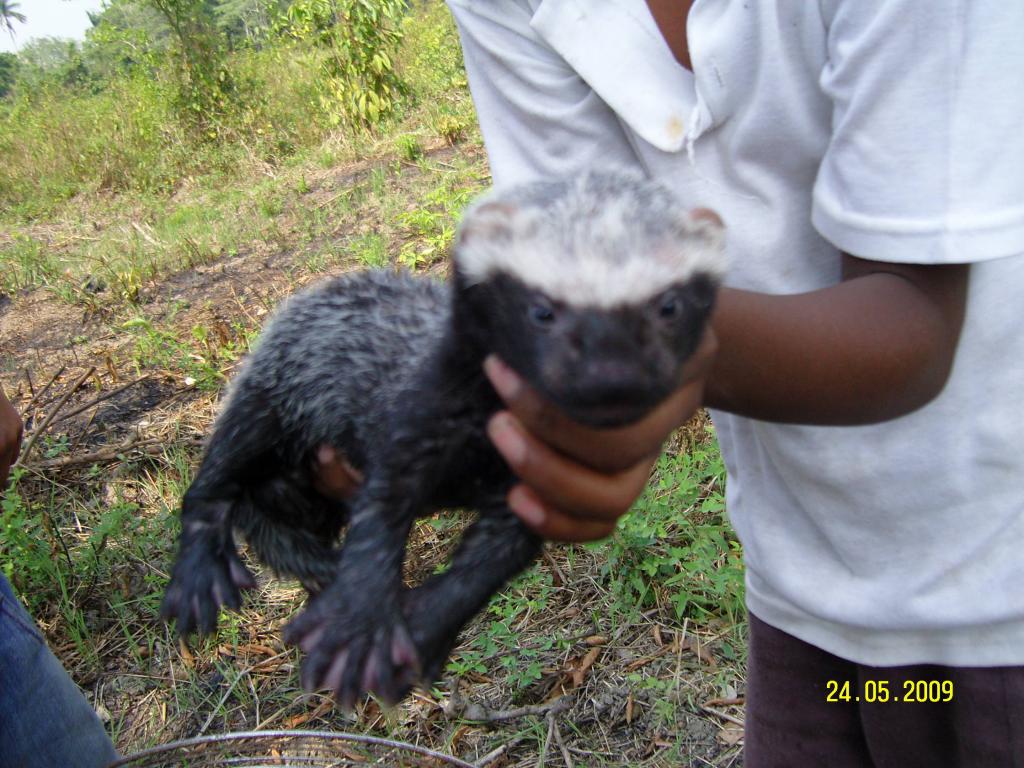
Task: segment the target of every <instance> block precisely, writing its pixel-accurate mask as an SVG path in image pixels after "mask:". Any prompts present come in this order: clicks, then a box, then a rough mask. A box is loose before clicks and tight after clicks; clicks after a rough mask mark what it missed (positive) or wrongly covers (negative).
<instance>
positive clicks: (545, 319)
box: [530, 301, 555, 325]
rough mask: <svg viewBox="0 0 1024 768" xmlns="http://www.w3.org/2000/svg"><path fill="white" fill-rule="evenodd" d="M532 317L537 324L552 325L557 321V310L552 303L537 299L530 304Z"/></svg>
mask: <svg viewBox="0 0 1024 768" xmlns="http://www.w3.org/2000/svg"><path fill="white" fill-rule="evenodd" d="M530 319H531V320H533V322H535V323H537V325H550V324H551V323H553V322H554V321H555V310H554V309H552V308H551V305H550V304H547V303H545V302H542V301H535V302H534V303H533V304H531V305H530Z"/></svg>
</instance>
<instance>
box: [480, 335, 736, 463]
mask: <svg viewBox="0 0 1024 768" xmlns="http://www.w3.org/2000/svg"><path fill="white" fill-rule="evenodd" d="M716 352H717V341H716V340H715V338H714V334H713V333H710V332H708V333H705V335H704V337H703V339H702V341H701V343H700V345H698V347H697V350H696V351H695V352H694V354H693V355H692V356H691V357H690V359H689V360H688V361H687V363H686V365H685V366H684V367H683V369H682V371H681V375H680V386H679V387H678V388H677V389H676V390H675V391H673V392H672V393H671V394H670V395H669V396H668V397H667V398H665V400H663V401H662V402H661V403H659V404H658V405H657V406H655V408H653V409H652V410H651V411H650V412H649V413H648V414H647V415H645V416H644V417H643V418H642V419H640V420H639V421H637V422H634V423H632V424H628V425H626V426H623V427H615V428H612V429H596V428H593V427H587V426H584V425H582V424H579V423H577V422H574V421H572V420H571V419H569V418H568V417H567V416H565V415H564V414H563V413H562V412H561V411H560V410H559V409H558V407H557V406H555V405H554V404H553V403H551V402H549V401H548V400H546V399H545V398H543V397H542V396H541V395H540V394H539V393H538V392H536V391H535V390H534V389H533V388H532V387H530V386H529V385H528V384H526V383H525V382H524V381H523V380H522V379H521V378H520V377H519V376H518V374H516V373H515V372H514V371H513V370H512V369H510V368H509V367H508V366H507V365H505V364H504V363H503V362H502V361H501V360H500V359H499V358H497V357H495V356H494V355H491V356H489V357H488V358H487V359H486V360H485V361H484V370H485V371H486V373H487V376H488V378H489V379H490V380H491V383H492V385H493V386H494V388H495V390H496V391H497V392H498V395H499V396H500V397H501V398H502V399H503V400H504V401H505V403H506V405H507V406H508V408H509V410H510V411H511V412H512V413H514V414H515V415H516V417H517V418H518V419H519V421H520V423H522V424H523V425H525V427H526V429H527V430H528V431H529V432H530V433H532V434H533V435H536V436H537V437H539V438H541V439H542V440H544V441H545V442H546V443H548V444H549V445H551V446H552V447H554V448H556V449H557V450H558V451H560V452H561V453H564V454H566V455H568V456H571V457H573V458H575V459H577V460H578V461H580V462H582V463H584V464H587V465H588V466H590V467H593V468H595V469H598V470H602V471H604V472H622V471H625V470H627V469H629V468H630V467H633V466H635V465H636V464H637V463H639V462H640V461H642V460H644V459H645V458H647V457H649V456H651V455H652V454H656V453H658V451H659V450H660V448H661V445H662V443H663V442H664V441H665V438H666V437H668V435H669V433H671V432H672V430H673V429H675V428H676V427H678V426H679V425H680V424H682V423H683V422H685V421H686V420H687V419H689V418H690V417H691V416H692V415H693V414H694V412H696V410H697V409H698V408H699V407H700V406H701V404H702V402H703V397H704V383H705V380H706V377H707V374H708V372H709V371H710V369H711V363H712V361H713V360H714V356H715V354H716Z"/></svg>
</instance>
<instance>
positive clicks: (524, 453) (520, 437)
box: [484, 328, 718, 541]
mask: <svg viewBox="0 0 1024 768" xmlns="http://www.w3.org/2000/svg"><path fill="white" fill-rule="evenodd" d="M717 349H718V343H717V341H716V339H715V335H714V333H713V332H712V331H711V329H710V328H709V329H708V330H707V332H706V333H705V335H704V338H703V340H702V341H701V344H700V346H699V347H698V349H697V351H696V352H695V353H694V355H693V357H692V358H691V359H690V361H689V362H688V363H687V364H686V366H685V368H684V371H683V376H682V382H681V384H680V387H679V388H678V389H677V390H676V391H675V392H674V393H673V394H672V395H671V396H669V397H668V398H667V399H666V400H665V401H664V402H662V403H661V404H660V405H659V406H658V407H657V408H655V409H654V410H653V411H652V412H651V413H649V414H648V415H647V416H645V417H644V418H643V419H642V420H640V421H639V422H636V423H635V424H631V425H628V426H626V427H619V428H615V429H594V428H591V427H584V426H582V425H580V424H578V423H576V422H573V421H571V420H569V419H568V418H567V417H566V416H565V415H563V414H562V413H561V412H560V411H559V410H558V409H557V408H556V407H555V406H554V405H552V404H550V403H548V402H547V401H545V400H543V399H542V398H541V397H540V396H539V395H538V394H537V393H536V392H535V391H534V390H533V389H532V388H530V387H529V386H528V385H526V384H525V383H524V382H523V381H522V379H520V378H519V376H517V375H516V374H515V373H514V372H513V371H512V370H511V369H509V368H508V367H507V366H506V365H505V364H504V363H502V362H501V361H500V360H498V359H497V358H495V357H494V356H491V357H489V358H488V359H487V360H486V361H485V363H484V369H485V370H486V372H487V376H488V377H489V378H490V380H491V383H492V384H493V385H494V388H495V389H496V390H497V392H498V394H499V395H500V396H501V398H502V399H503V400H504V401H505V403H506V405H508V408H509V410H508V411H501V412H499V413H498V414H496V415H495V416H494V417H492V418H491V420H490V422H489V423H488V425H487V431H488V434H489V435H490V438H491V441H492V442H493V443H494V445H495V446H496V447H497V449H498V451H499V452H500V453H501V455H502V456H504V457H505V460H506V461H507V462H508V463H509V466H510V467H511V468H512V470H513V471H514V472H515V473H516V475H517V476H518V477H519V478H520V479H521V480H522V483H521V484H518V485H516V486H515V487H513V488H512V490H511V491H510V492H509V496H508V502H509V505H510V507H511V508H512V511H513V512H515V513H516V515H518V516H519V518H520V519H521V520H522V521H523V522H524V523H526V524H527V525H528V526H529V527H530V528H531V529H533V530H534V531H535V532H536V533H538V534H539V535H541V536H543V537H544V538H546V539H554V540H558V541H592V540H595V539H601V538H604V537H605V536H608V535H609V534H611V533H612V531H614V530H615V523H616V521H617V520H618V519H619V518H620V517H621V516H622V515H623V514H625V513H626V512H627V511H628V510H629V508H630V506H631V505H632V503H633V502H634V501H635V500H636V499H637V497H638V496H639V495H640V494H641V493H642V492H643V489H644V486H645V485H646V484H647V480H648V478H649V476H650V472H651V468H652V467H653V465H654V462H655V461H656V460H657V458H658V455H659V454H660V452H661V446H662V444H663V443H664V441H665V439H666V438H667V437H668V436H669V434H670V433H671V432H672V430H674V429H675V428H676V427H678V426H680V425H681V424H683V423H684V422H686V421H687V420H688V419H689V418H690V417H691V416H692V415H693V414H694V413H695V412H696V411H697V409H698V408H700V406H701V404H702V403H703V397H704V384H705V381H706V380H707V377H708V374H709V373H710V370H711V366H712V363H713V361H714V359H715V354H716V352H717Z"/></svg>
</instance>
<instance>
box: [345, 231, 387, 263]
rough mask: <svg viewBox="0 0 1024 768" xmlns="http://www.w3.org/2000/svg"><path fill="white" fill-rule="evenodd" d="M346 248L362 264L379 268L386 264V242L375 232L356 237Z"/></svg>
mask: <svg viewBox="0 0 1024 768" xmlns="http://www.w3.org/2000/svg"><path fill="white" fill-rule="evenodd" d="M347 250H348V252H349V253H350V254H352V255H353V256H354V257H355V258H356V260H357V261H358V262H359V263H360V264H362V265H363V266H366V267H371V268H375V269H379V268H381V267H386V266H387V264H388V250H387V244H386V243H385V242H384V238H383V237H381V236H380V235H378V234H376V233H370V234H367V235H360V236H358V237H356V238H355V239H354V240H353V241H352V242H351V243H349V245H348V249H347Z"/></svg>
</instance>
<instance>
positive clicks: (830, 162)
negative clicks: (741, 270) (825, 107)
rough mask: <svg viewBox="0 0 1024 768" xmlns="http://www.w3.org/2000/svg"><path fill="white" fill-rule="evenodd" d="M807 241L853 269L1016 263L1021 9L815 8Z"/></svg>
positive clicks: (881, 4)
mask: <svg viewBox="0 0 1024 768" xmlns="http://www.w3.org/2000/svg"><path fill="white" fill-rule="evenodd" d="M825 4H826V5H831V6H832V9H831V10H832V15H831V18H830V19H827V21H828V22H829V29H828V37H827V40H828V51H827V59H828V60H827V64H826V66H825V68H824V70H823V72H822V75H821V80H820V85H821V88H822V89H823V91H824V93H825V94H826V95H827V96H828V97H829V98H830V99H831V101H832V104H833V114H832V137H831V140H830V143H829V146H828V148H827V150H826V152H825V155H824V158H823V160H822V163H821V166H820V168H819V172H818V177H817V180H816V182H815V187H814V201H813V210H812V218H813V222H814V225H815V227H816V228H817V229H818V231H819V232H820V233H821V234H822V235H823V236H825V237H826V238H828V239H829V240H830V241H832V242H833V243H834V244H835V245H836V246H837V247H839V248H841V249H842V250H844V251H847V252H848V253H851V254H853V255H856V256H860V257H863V258H869V259H879V260H885V261H897V262H906V263H940V264H941V263H965V262H974V261H982V260H986V259H993V258H999V257H1004V256H1011V255H1015V254H1020V253H1024V83H1022V82H1021V78H1022V75H1024V45H1022V44H1021V40H1024V3H1021V2H1006V0H929V1H928V2H918V1H917V0H831V2H829V0H825Z"/></svg>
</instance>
